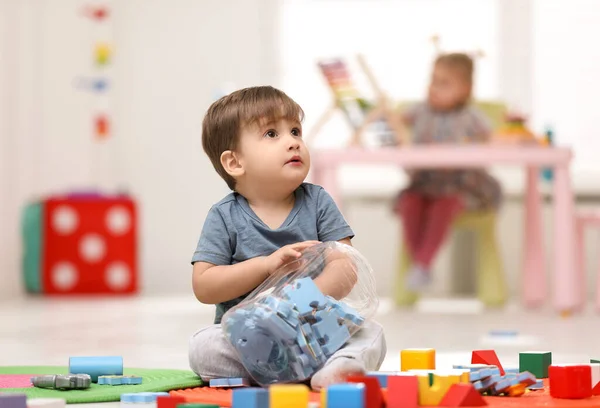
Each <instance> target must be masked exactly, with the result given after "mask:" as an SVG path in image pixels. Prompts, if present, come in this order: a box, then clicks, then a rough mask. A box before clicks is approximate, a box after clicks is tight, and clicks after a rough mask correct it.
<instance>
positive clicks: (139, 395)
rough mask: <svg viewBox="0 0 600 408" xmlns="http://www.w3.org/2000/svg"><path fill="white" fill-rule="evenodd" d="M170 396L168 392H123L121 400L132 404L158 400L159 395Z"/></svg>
mask: <svg viewBox="0 0 600 408" xmlns="http://www.w3.org/2000/svg"><path fill="white" fill-rule="evenodd" d="M162 396H165V397H168V396H169V393H168V392H136V393H127V394H121V402H126V403H130V404H143V403H148V402H156V398H158V397H162Z"/></svg>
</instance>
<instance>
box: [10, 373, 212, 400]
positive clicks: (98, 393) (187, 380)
mask: <svg viewBox="0 0 600 408" xmlns="http://www.w3.org/2000/svg"><path fill="white" fill-rule="evenodd" d="M67 372H68V371H67V367H52V366H45V367H39V366H29V367H28V366H24V367H2V366H0V375H10V374H19V375H22V374H34V375H44V374H67ZM123 375H137V376H140V377H142V384H139V385H118V386H111V385H98V384H92V386H91V388H88V389H87V390H69V391H58V390H49V389H43V388H35V387H32V388H2V389H0V392H18V393H22V394H26V395H27V397H28V398H64V399H65V400H66V401H67V403H70V404H78V403H86V402H111V401H119V400H120V399H121V394H125V393H129V392H159V391H170V390H178V389H182V388H192V387H198V386H200V385H202V380H201V379H200V378H199V377H198V376H197V375H196V374H194V373H193V372H191V371H187V370H163V369H145V368H129V369H128V368H125V369H124V370H123Z"/></svg>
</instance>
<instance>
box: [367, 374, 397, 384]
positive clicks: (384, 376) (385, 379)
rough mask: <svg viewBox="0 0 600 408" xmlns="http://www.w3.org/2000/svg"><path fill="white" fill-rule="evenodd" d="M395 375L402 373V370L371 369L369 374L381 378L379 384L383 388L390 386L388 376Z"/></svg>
mask: <svg viewBox="0 0 600 408" xmlns="http://www.w3.org/2000/svg"><path fill="white" fill-rule="evenodd" d="M394 375H402V372H400V371H369V372H368V373H367V376H369V377H374V378H377V380H379V385H380V386H381V388H387V386H388V378H389V377H391V376H394Z"/></svg>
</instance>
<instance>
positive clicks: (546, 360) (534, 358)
mask: <svg viewBox="0 0 600 408" xmlns="http://www.w3.org/2000/svg"><path fill="white" fill-rule="evenodd" d="M550 364H552V353H551V352H550V351H523V352H521V353H519V371H520V372H523V371H529V372H530V373H532V374H533V375H535V376H536V377H537V378H548V367H550Z"/></svg>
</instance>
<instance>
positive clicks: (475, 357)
mask: <svg viewBox="0 0 600 408" xmlns="http://www.w3.org/2000/svg"><path fill="white" fill-rule="evenodd" d="M471 364H487V365H493V366H496V367H498V369H499V370H500V375H504V369H503V368H502V364H500V360H499V359H498V356H497V355H496V352H495V351H494V350H473V353H472V354H471Z"/></svg>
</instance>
